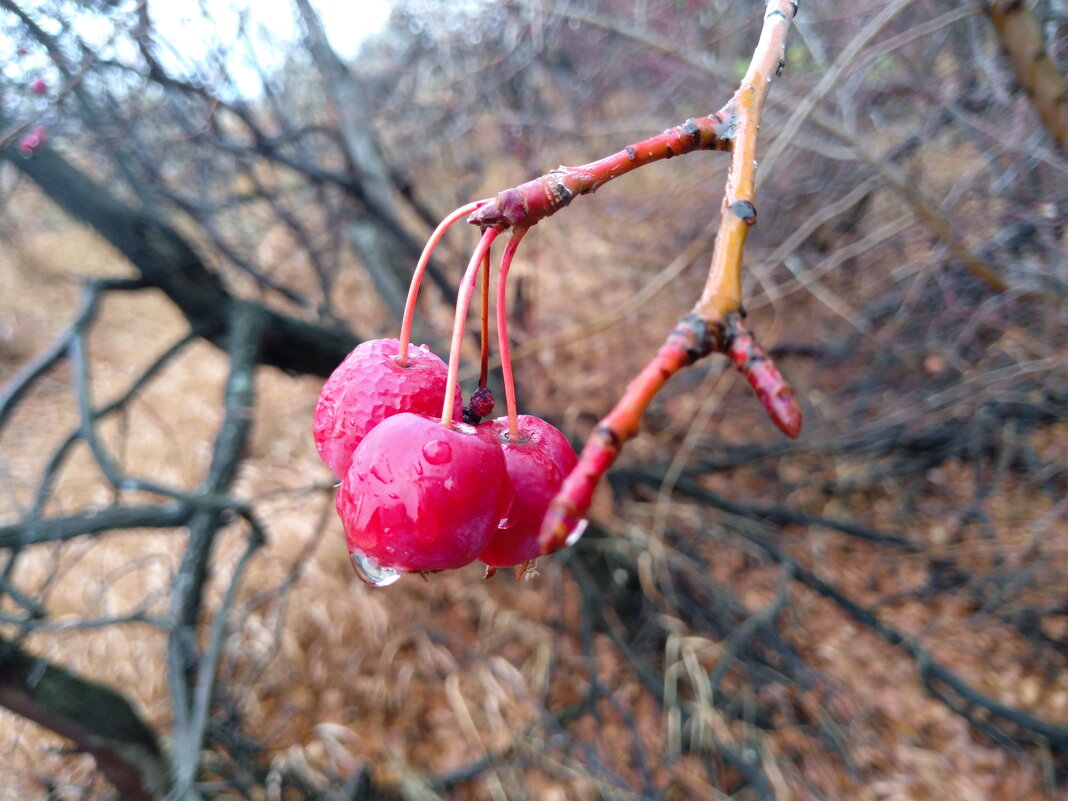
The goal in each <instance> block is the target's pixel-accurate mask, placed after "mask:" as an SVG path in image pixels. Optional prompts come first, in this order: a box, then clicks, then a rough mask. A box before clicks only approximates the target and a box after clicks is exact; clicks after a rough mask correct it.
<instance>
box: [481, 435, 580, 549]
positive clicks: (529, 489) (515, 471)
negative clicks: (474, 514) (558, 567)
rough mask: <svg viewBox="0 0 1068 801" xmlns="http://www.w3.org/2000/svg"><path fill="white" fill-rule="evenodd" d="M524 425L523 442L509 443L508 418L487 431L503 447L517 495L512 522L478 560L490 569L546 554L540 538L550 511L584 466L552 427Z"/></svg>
mask: <svg viewBox="0 0 1068 801" xmlns="http://www.w3.org/2000/svg"><path fill="white" fill-rule="evenodd" d="M518 422H519V433H520V438H519V440H518V441H517V442H511V441H509V438H508V418H507V417H501V418H498V419H496V420H494V421H492V422H490V423H486V424H485V425H484V426H483V428H486V429H488V430H490V431H492V432H493V434H494V436H495V437H496V438H497V440H498V441H499V442H501V444H502V448H503V450H504V461H505V465H506V466H507V469H508V479H509V480H510V481H511V483H512V487H513V489H514V490H515V493H516V495H515V501H513V503H512V508H511V509H510V510H509V511H508V515H507V517H505V518H504V519H503V520H501V522H500V524H499V526H498V530H497V532H496V534H494V535H493V537H491V538H490V541H489V543H488V544H487V545H486V547H485V548H483V550H482V552H481V553H480V554H479V555H478V558H479V559H480V560H481V561H483V562H485V563H486V564H487V565H489V566H490V567H511V566H512V565H519V564H522V563H523V562H526V561H528V560H530V559H534V558H535V557H537V556H538V555H539V554H540V553H541V548H540V546H539V544H538V533H539V531H540V530H541V521H542V518H544V517H545V510H546V509H547V508H548V506H549V502H550V501H551V500H552V499H553V497H554V496H555V495H556V493H557V491H558V490H559V489H560V485H561V484H562V483H563V481H564V477H565V476H566V475H567V474H568V473H569V472H571V470H572V469H573V468H574V466H575V464H576V463H577V461H578V457H577V456H576V455H575V451H574V449H573V448H572V447H571V444H570V443H569V442H568V441H567V438H566V437H565V436H564V435H563V434H561V433H560V431H559V430H557V429H556V428H554V427H553V426H552V425H550V424H549V423H547V422H545V421H544V420H542V419H541V418H538V417H533V416H530V415H525V414H524V415H520V416H519V421H518Z"/></svg>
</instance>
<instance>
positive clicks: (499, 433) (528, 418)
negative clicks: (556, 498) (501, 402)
mask: <svg viewBox="0 0 1068 801" xmlns="http://www.w3.org/2000/svg"><path fill="white" fill-rule="evenodd" d="M516 419H517V422H518V423H519V441H520V442H529V443H531V444H534V445H537V446H539V447H541V448H543V449H544V450H545V452H546V453H548V454H549V457H550V458H551V459H552V460H553V462H555V463H556V466H557V467H558V468H560V473H561V474H562V475H563V476H564V477H566V476H567V474H568V473H570V472H571V471H572V470H574V469H575V465H576V464H578V455H577V454H576V453H575V449H574V448H572V447H571V443H570V442H568V441H567V437H565V436H564V434H563V432H561V431H560V429H558V428H557V427H556V426H554V425H553V424H552V423H547V422H546V421H544V420H542V419H541V418H540V417H535V416H534V415H532V414H521V415H519V416H518V417H517V418H516ZM486 426H487V427H489V428H490V430H491V431H493V433H494V435H495V436H496V437H497V439H498V440H500V441H501V442H502V443H503V442H508V441H509V439H508V418H507V417H498V418H497V419H496V420H491V421H489V422H487V423H486Z"/></svg>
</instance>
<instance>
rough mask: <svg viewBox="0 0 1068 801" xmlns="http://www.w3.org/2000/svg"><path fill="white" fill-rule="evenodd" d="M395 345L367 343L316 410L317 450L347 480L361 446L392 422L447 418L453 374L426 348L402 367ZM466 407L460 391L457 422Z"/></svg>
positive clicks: (334, 378) (412, 351)
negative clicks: (407, 415) (407, 416)
mask: <svg viewBox="0 0 1068 801" xmlns="http://www.w3.org/2000/svg"><path fill="white" fill-rule="evenodd" d="M398 348H399V343H398V342H397V340H395V339H371V340H368V341H366V342H362V343H361V344H360V345H359V346H357V348H356V349H355V350H354V351H352V353H350V354H349V355H348V356H346V357H345V360H344V361H343V362H342V363H341V364H340V365H338V367H337V369H336V370H334V372H333V374H332V375H331V376H330V378H328V379H327V381H326V383H325V384H324V385H323V389H322V392H321V393H320V395H319V401H318V402H317V403H316V405H315V418H314V422H313V424H312V435H313V436H314V438H315V449H316V450H317V451H318V452H319V457H320V458H321V459H322V460H323V462H324V463H325V464H326V466H327V467H329V468H330V469H331V470H333V471H334V475H336V476H337V477H338V478H343V477H344V476H345V474H346V473H347V472H348V467H349V462H350V461H351V459H352V454H353V452H354V451H355V450H356V446H357V445H359V444H360V441H361V440H363V438H364V437H365V436H367V433H368V432H369V431H370V430H371V429H373V428H374V427H375V426H376V425H378V424H379V423H381V422H382V421H383V420H385V419H386V418H387V417H390V416H392V415H395V414H397V413H399V412H415V413H417V414H426V415H438V416H440V415H441V408H442V405H443V402H444V400H445V382H446V378H447V373H448V368H447V367H446V365H445V362H443V361H442V360H441V359H439V358H438V357H437V356H435V355H434V354H433V353H431V352H430V349H429V348H427V347H426V345H423V346H421V347H415V346H412V347H409V348H408V364H407V366H406V367H401V366H400V365H399V364H397V360H396V356H397V351H398ZM462 414H463V404H462V402H461V398H460V390H459V388H457V390H456V401H455V406H454V409H453V419H454V420H460V419H461V416H462Z"/></svg>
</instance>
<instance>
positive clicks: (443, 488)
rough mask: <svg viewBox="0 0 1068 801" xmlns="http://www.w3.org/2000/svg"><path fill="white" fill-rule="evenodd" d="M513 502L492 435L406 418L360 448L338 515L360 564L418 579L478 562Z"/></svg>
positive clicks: (384, 426)
mask: <svg viewBox="0 0 1068 801" xmlns="http://www.w3.org/2000/svg"><path fill="white" fill-rule="evenodd" d="M512 498H513V492H512V486H511V483H510V482H509V480H508V475H507V470H506V467H505V458H504V453H503V451H502V450H501V446H500V445H499V443H498V442H497V440H496V439H495V438H494V437H493V436H492V434H490V433H489V432H487V431H485V430H483V429H480V428H476V427H475V426H471V425H467V424H466V423H453V425H452V426H451V427H448V428H447V427H445V426H442V425H441V422H440V421H439V420H437V419H434V418H430V417H425V416H422V415H416V414H410V413H401V414H397V415H394V416H392V417H390V418H388V419H387V420H385V421H384V422H382V423H380V424H379V425H378V426H376V427H375V428H374V429H373V430H372V431H371V432H370V433H369V434H368V435H367V436H366V437H365V438H364V439H363V441H362V442H361V443H360V445H359V446H358V447H357V448H356V452H355V453H354V454H353V457H352V464H351V465H350V467H349V471H348V473H347V474H346V476H345V477H344V479H343V480H342V482H341V488H340V489H339V490H338V494H337V510H338V514H340V515H341V520H342V523H343V525H344V527H345V537H346V540H347V541H348V546H349V553H350V554H351V555H352V557H353V563H354V564H357V563H358V562H359V563H362V564H363V565H371V566H373V567H374V568H375V569H377V570H379V571H381V570H382V569H383V568H386V569H391V570H393V571H399V572H402V573H411V572H416V571H421V570H448V569H451V568H458V567H463V566H464V565H466V564H469V563H470V562H472V561H474V559H475V558H476V557H477V556H478V554H479V553H480V552H481V551H482V549H483V548H484V547H485V545H486V543H487V541H488V540H489V538H490V536H491V535H492V534H493V533H494V532H495V531H496V529H497V524H498V523H499V522H500V520H501V518H502V517H504V516H505V515H506V514H507V513H508V510H509V508H510V506H511V504H512ZM362 577H365V575H364V576H362Z"/></svg>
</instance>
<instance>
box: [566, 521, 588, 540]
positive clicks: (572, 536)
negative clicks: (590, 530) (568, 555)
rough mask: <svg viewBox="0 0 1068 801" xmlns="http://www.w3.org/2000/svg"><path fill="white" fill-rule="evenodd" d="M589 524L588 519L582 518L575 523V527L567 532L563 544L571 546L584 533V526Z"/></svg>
mask: <svg viewBox="0 0 1068 801" xmlns="http://www.w3.org/2000/svg"><path fill="white" fill-rule="evenodd" d="M589 524H590V521H588V520H586V519H585V518H583V519H582V520H580V521H578V522H577V523H576V524H575V527H574V528H573V529H571V531H569V532H568V533H567V539H565V540H564V545H567V546H571V545H574V544H575V543H576V542H578V541H579V540H581V539H582V535H583V534H585V533H586V526H588V525H589Z"/></svg>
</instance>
